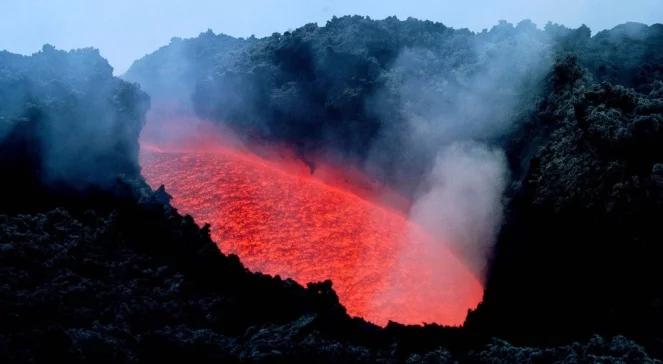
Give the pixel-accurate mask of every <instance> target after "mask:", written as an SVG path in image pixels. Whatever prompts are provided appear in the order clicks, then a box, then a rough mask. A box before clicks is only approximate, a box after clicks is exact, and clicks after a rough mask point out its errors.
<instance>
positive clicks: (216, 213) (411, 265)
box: [141, 143, 482, 325]
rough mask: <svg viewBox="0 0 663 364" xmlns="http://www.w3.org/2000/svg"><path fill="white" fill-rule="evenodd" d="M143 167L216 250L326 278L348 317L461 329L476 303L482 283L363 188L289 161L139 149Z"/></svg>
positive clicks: (238, 151)
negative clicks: (204, 228) (202, 227)
mask: <svg viewBox="0 0 663 364" xmlns="http://www.w3.org/2000/svg"><path fill="white" fill-rule="evenodd" d="M141 164H142V168H143V175H144V176H145V177H146V179H147V181H148V182H149V183H150V185H152V186H153V187H158V186H159V185H160V184H164V185H165V186H166V190H167V191H168V192H169V193H170V194H171V195H172V196H173V205H174V206H175V207H177V208H178V209H179V210H180V211H182V212H184V213H187V214H191V215H192V216H193V217H194V218H195V219H196V221H198V222H199V223H209V224H210V225H211V234H212V238H213V239H214V240H215V241H216V242H217V244H218V245H219V248H220V249H221V250H222V251H223V252H225V253H233V254H237V255H238V256H239V257H240V259H241V260H242V262H243V263H244V264H245V265H246V266H247V267H248V268H249V269H251V270H253V271H260V272H264V273H268V274H273V275H276V274H278V275H280V276H282V277H288V278H292V279H294V280H296V281H298V282H300V283H307V282H315V281H321V280H325V279H331V280H332V281H333V285H334V289H335V290H336V292H337V294H338V296H339V299H340V301H341V303H342V304H343V305H344V306H345V307H346V308H347V310H348V313H349V314H351V315H353V316H361V317H363V318H365V319H367V320H369V321H371V322H374V323H376V324H379V325H384V324H386V323H387V322H388V321H389V320H392V321H398V322H401V323H408V324H419V323H422V322H436V323H441V324H447V325H459V324H462V322H463V320H464V319H465V316H466V314H467V310H468V309H470V308H473V307H475V306H476V305H477V304H478V302H479V301H480V299H481V294H482V287H481V284H480V283H479V281H478V280H477V279H476V278H475V277H474V276H473V274H472V273H471V272H470V271H469V270H468V269H467V268H466V267H465V266H464V265H463V264H462V263H461V262H460V261H459V260H458V259H457V258H456V257H455V256H454V255H453V254H452V253H451V252H450V251H449V250H448V249H447V248H446V245H445V244H444V242H440V241H435V240H434V239H433V238H432V237H430V236H428V235H427V234H426V233H425V232H424V231H422V230H421V229H420V228H419V227H417V226H415V225H414V224H412V223H410V222H409V221H408V220H407V217H406V216H405V214H403V213H401V212H400V211H398V210H397V209H392V208H390V207H387V206H385V205H382V204H379V203H376V202H375V201H374V199H372V198H366V196H362V192H361V191H365V189H362V188H348V185H347V183H346V184H345V185H343V184H339V183H329V181H325V180H322V179H320V178H318V177H317V176H316V175H315V174H311V172H310V170H309V169H308V167H306V166H305V165H304V164H303V163H301V162H298V161H297V160H295V159H294V158H289V159H288V160H284V159H280V160H279V159H273V158H265V157H261V156H259V155H258V154H255V153H252V152H250V151H248V150H246V149H242V148H237V147H233V146H231V145H225V146H223V145H218V146H215V147H214V148H201V147H190V148H176V149H175V148H159V147H154V146H150V145H146V144H145V143H143V145H142V152H141ZM326 167H327V171H333V170H334V168H332V167H331V166H326ZM327 174H330V173H327Z"/></svg>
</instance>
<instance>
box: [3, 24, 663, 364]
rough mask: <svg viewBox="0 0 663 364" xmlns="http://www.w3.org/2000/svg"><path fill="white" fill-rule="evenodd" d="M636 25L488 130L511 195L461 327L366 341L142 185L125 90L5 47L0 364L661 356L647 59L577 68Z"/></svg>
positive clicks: (60, 58) (361, 325) (654, 150)
mask: <svg viewBox="0 0 663 364" xmlns="http://www.w3.org/2000/svg"><path fill="white" fill-rule="evenodd" d="M344 21H345V22H348V21H349V20H347V19H345V20H344ZM362 21H363V20H362ZM369 25H370V24H369ZM410 25H412V24H410ZM414 25H416V24H414ZM428 26H430V24H429V25H428ZM631 27H632V26H631ZM629 29H631V30H632V28H629V27H626V28H624V29H621V30H618V31H616V33H611V34H603V36H602V37H603V38H601V37H598V36H596V37H594V38H597V37H598V39H597V40H594V41H591V42H589V45H587V44H585V45H584V46H583V47H584V48H580V49H581V50H583V53H582V54H581V55H580V58H577V57H562V58H560V59H558V60H557V62H556V65H555V66H554V68H552V69H551V70H550V71H549V72H548V73H547V74H546V76H545V78H544V80H543V81H542V82H544V84H545V86H544V87H543V91H542V92H541V97H540V98H539V99H538V101H537V102H536V103H535V104H534V106H533V107H532V112H531V113H527V114H526V115H519V116H518V117H520V118H522V120H521V121H520V122H519V123H516V124H514V125H516V126H517V127H514V130H511V131H510V132H509V133H508V135H506V136H500V138H501V139H499V140H498V142H499V143H501V145H502V146H504V148H505V150H506V151H507V154H508V156H509V160H510V163H511V170H512V173H513V175H514V176H513V178H514V183H513V185H512V186H511V188H510V190H509V191H508V201H509V202H508V206H507V211H506V217H505V223H504V226H503V228H502V232H501V234H500V237H499V241H498V244H497V248H496V253H495V256H494V258H493V262H492V265H491V272H490V275H489V278H488V282H487V289H486V294H485V300H484V303H483V304H482V305H481V306H480V307H479V309H477V310H476V311H475V312H473V313H471V314H470V316H469V317H468V321H467V323H466V325H465V327H463V328H448V327H440V326H436V325H427V326H417V327H414V326H413V327H406V326H402V325H398V324H390V325H389V326H387V327H386V328H379V327H376V326H374V325H371V324H369V323H366V322H364V321H362V320H360V319H352V318H350V317H348V316H347V315H346V313H345V310H344V309H343V307H342V306H341V305H340V304H339V302H338V299H337V297H336V295H335V293H334V291H333V289H332V285H331V283H330V282H323V283H317V284H312V285H308V287H306V288H304V287H302V286H300V285H298V284H297V283H295V282H292V281H288V280H282V279H280V278H278V277H269V276H265V275H260V274H254V273H251V272H249V271H247V270H246V269H245V268H244V267H243V266H242V265H241V263H240V262H239V260H238V259H237V257H234V256H226V255H223V254H222V253H220V252H219V251H218V250H217V248H216V245H215V244H214V243H213V242H212V241H211V240H210V238H209V234H208V231H207V228H205V227H203V228H200V227H198V226H197V225H196V224H195V222H194V221H193V220H192V219H191V218H190V217H183V216H181V215H179V214H178V213H177V211H175V210H174V209H173V208H172V207H170V206H169V197H168V195H167V193H166V192H165V191H163V190H158V191H151V190H150V189H149V188H148V187H147V186H146V185H145V183H144V181H143V180H142V178H141V177H140V174H139V167H138V164H137V137H138V133H139V131H140V129H141V127H142V123H143V118H144V113H145V111H146V109H147V100H148V98H147V96H146V95H145V94H144V93H143V92H141V91H140V90H139V89H138V87H137V86H136V85H132V84H130V83H127V82H124V81H121V80H119V79H117V78H114V77H113V76H112V73H111V69H110V66H108V64H107V63H106V62H105V61H104V60H103V59H102V58H101V57H100V56H99V55H98V53H97V52H95V51H93V50H82V51H73V52H61V51H56V50H54V49H52V48H50V47H45V49H44V50H43V51H42V52H40V53H38V54H36V55H34V56H32V57H22V56H17V55H12V54H8V53H0V121H1V122H2V123H1V124H0V151H1V153H0V170H2V171H3V173H2V179H1V180H0V196H1V198H2V203H1V205H0V361H1V362H55V361H63V362H153V361H165V362H170V361H194V362H287V363H296V362H302V363H311V362H328V363H345V362H348V363H350V362H366V363H372V362H385V363H392V362H394V363H398V362H410V363H418V362H425V363H449V362H478V363H500V362H506V363H512V362H533V363H554V362H568V363H592V362H605V363H623V362H633V363H646V362H656V361H655V360H654V358H659V357H661V356H662V355H663V353H662V352H661V350H662V349H661V348H662V347H663V345H662V344H661V339H660V338H661V337H663V335H662V333H661V328H662V327H663V325H662V318H661V317H662V315H663V307H662V306H661V302H663V295H662V294H661V292H662V291H661V288H660V284H659V280H660V277H661V271H660V269H661V268H660V264H659V262H660V261H661V258H662V257H663V254H662V252H661V245H660V242H661V239H660V236H661V234H660V233H659V229H660V227H659V226H658V225H659V222H660V221H662V220H661V217H663V216H662V214H661V212H662V210H663V207H662V206H663V204H662V199H663V193H662V191H663V183H662V182H661V181H662V179H663V167H661V163H663V152H662V149H661V148H662V147H661V146H663V119H661V114H662V113H663V109H662V108H661V105H662V101H661V100H662V99H663V94H662V93H661V92H663V88H662V87H661V83H660V81H659V82H656V80H658V79H660V64H659V63H657V61H655V62H653V63H651V62H644V63H643V62H641V61H638V62H639V63H638V62H635V61H633V59H631V58H628V57H627V58H628V59H627V61H620V60H619V59H617V58H610V62H607V63H606V62H603V61H601V60H600V57H598V56H596V57H594V56H591V57H590V56H587V54H594V53H591V52H595V53H596V54H599V55H600V56H601V57H603V56H604V55H605V53H604V52H599V51H596V50H597V49H598V50H600V49H601V48H600V46H599V45H600V44H603V43H606V42H607V43H606V44H608V45H607V46H605V47H607V48H608V49H616V48H615V47H612V44H613V43H614V44H620V42H622V43H623V42H626V41H625V40H624V37H627V38H628V37H632V36H633V34H631V33H629ZM648 29H649V28H648ZM657 29H658V28H654V27H652V28H651V29H649V30H648V31H649V32H651V34H650V35H649V36H648V37H647V38H646V39H645V40H644V41H642V42H640V43H638V42H637V41H631V40H629V41H628V42H627V43H628V44H631V45H632V44H639V45H642V44H645V45H646V46H643V47H644V48H645V49H649V48H651V47H652V44H654V43H655V41H658V40H660V39H659V38H657V37H659V35H658V33H657V32H658V30H657ZM443 30H444V29H443ZM641 30H642V29H641ZM581 33H582V32H581ZM620 34H621V35H620ZM637 34H645V33H641V32H638V33H637ZM581 35H582V34H581ZM620 36H621V37H622V38H620ZM594 38H592V39H594ZM417 39H418V38H417ZM583 39H584V41H587V40H586V39H585V38H583V37H580V40H583ZM602 39H603V40H602ZM615 39H617V40H615ZM628 39H630V38H628ZM567 41H569V42H570V40H568V39H567ZM601 42H603V43H601ZM610 42H613V43H610ZM615 42H616V43H615ZM647 42H649V43H647ZM565 46H574V47H575V46H577V45H573V44H571V45H569V44H566V45H565ZM578 47H579V46H578ZM592 47H594V48H592ZM634 47H635V46H634ZM632 48H633V47H632ZM635 48H637V47H635ZM631 50H633V49H631ZM630 55H633V53H630ZM583 57H584V58H583ZM629 57H630V56H629ZM643 57H644V56H643ZM645 58H646V59H648V60H649V59H650V58H647V57H644V58H643V59H645ZM632 61H633V62H632ZM602 62H603V63H602ZM606 64H607V66H606ZM602 66H603V67H602ZM627 66H628V67H627ZM620 67H621V68H620ZM657 67H659V68H657ZM626 74H629V75H637V77H626V76H625V75H626ZM604 81H605V82H604ZM618 84H623V85H622V86H619V85H618ZM596 334H598V335H601V336H598V335H596ZM622 335H624V336H622ZM495 337H499V338H501V339H496V338H495ZM502 339H506V340H508V342H507V341H503V340H502ZM509 342H510V343H512V344H510V343H509ZM516 345H517V346H516Z"/></svg>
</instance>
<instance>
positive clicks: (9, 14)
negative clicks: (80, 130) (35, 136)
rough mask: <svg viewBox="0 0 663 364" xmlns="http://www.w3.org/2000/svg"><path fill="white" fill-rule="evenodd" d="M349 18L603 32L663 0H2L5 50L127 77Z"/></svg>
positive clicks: (659, 13)
mask: <svg viewBox="0 0 663 364" xmlns="http://www.w3.org/2000/svg"><path fill="white" fill-rule="evenodd" d="M347 14H360V15H369V16H371V17H372V18H375V19H382V18H384V17H386V16H390V15H396V16H398V17H399V18H401V19H404V18H407V17H408V16H413V17H416V18H420V19H430V20H435V21H440V22H442V23H444V24H446V25H448V26H452V27H455V28H462V27H465V28H469V29H471V30H475V31H480V30H482V29H483V28H489V27H491V26H492V25H494V24H496V23H497V21H498V20H499V19H505V20H508V21H511V22H518V21H520V20H522V19H525V18H529V19H532V20H533V21H534V22H535V23H537V24H539V26H543V25H544V24H545V23H546V22H547V21H553V22H556V23H561V24H564V25H567V26H570V27H577V26H579V25H581V24H583V23H584V24H587V25H588V26H589V27H590V28H591V29H592V30H593V31H597V30H602V29H605V28H611V27H613V26H615V25H617V24H620V23H623V22H625V21H638V22H642V23H647V24H651V23H658V22H663V0H546V1H544V0H500V1H487V0H462V1H450V0H437V1H434V0H409V1H396V0H319V1H316V0H239V1H227V0H199V1H196V0H189V1H185V0H115V1H109V0H0V50H2V49H6V50H9V51H11V52H15V53H23V54H31V53H33V52H35V51H37V50H39V49H40V48H41V46H42V45H43V44H44V43H51V44H53V45H55V46H56V47H58V48H63V49H70V48H80V47H86V46H94V47H96V48H99V49H100V50H101V54H102V55H103V56H104V57H106V58H107V59H108V60H109V61H110V63H111V64H112V65H113V66H114V67H115V70H116V73H123V72H124V71H126V70H127V68H128V67H129V65H130V64H131V62H133V61H134V60H136V59H138V58H140V57H141V56H143V55H144V54H146V53H149V52H152V51H154V50H155V49H157V48H158V47H160V46H162V45H165V44H167V43H168V42H169V40H170V38H171V37H173V36H180V37H191V36H195V35H197V34H198V33H200V32H202V31H205V30H207V29H208V28H209V29H212V30H213V31H214V32H216V33H220V32H221V33H226V34H229V35H233V36H242V37H246V36H250V35H251V34H255V35H256V36H265V35H269V34H271V33H273V32H283V31H286V30H288V29H294V28H296V27H299V26H301V25H303V24H306V23H311V22H317V23H319V24H321V25H323V24H324V23H325V22H326V21H327V20H328V19H329V18H331V17H332V16H333V15H337V16H340V15H347Z"/></svg>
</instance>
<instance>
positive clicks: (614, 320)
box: [126, 17, 663, 348]
mask: <svg viewBox="0 0 663 364" xmlns="http://www.w3.org/2000/svg"><path fill="white" fill-rule="evenodd" d="M519 37H525V38H526V39H528V40H532V39H534V40H535V41H536V42H535V43H537V42H541V43H543V44H544V45H545V47H544V48H545V49H546V50H547V51H549V52H544V53H542V54H537V56H536V57H534V58H537V57H538V55H544V56H549V57H548V58H545V61H544V62H543V65H542V69H543V70H545V71H544V72H542V73H531V75H532V80H530V81H533V82H532V83H528V84H525V85H524V86H522V85H519V87H515V88H513V87H506V86H513V85H512V84H510V83H508V82H507V80H504V79H500V80H499V81H500V82H497V83H490V84H489V85H490V86H491V87H488V90H489V92H487V93H485V94H480V95H481V96H485V97H482V98H479V99H477V100H474V102H471V103H469V104H463V105H465V106H467V107H466V108H465V109H464V110H468V111H472V110H474V109H475V108H479V109H481V108H482V107H483V106H484V104H486V103H488V101H489V100H491V98H492V97H495V95H500V96H501V95H502V94H503V93H506V94H515V95H517V97H518V98H519V102H518V103H517V106H518V107H517V108H516V111H515V112H507V113H506V116H504V115H503V113H501V112H502V111H503V110H502V109H494V110H493V109H491V110H492V111H496V112H495V113H491V114H489V115H482V114H480V116H487V117H490V118H492V116H495V117H496V118H499V117H500V116H503V117H504V118H505V119H507V120H509V122H508V123H506V125H508V127H507V128H505V129H503V130H501V132H500V133H496V134H491V133H487V134H479V135H477V136H476V137H477V138H478V139H481V140H488V142H489V143H491V144H494V145H498V146H500V147H502V148H504V150H505V152H506V154H507V157H508V160H509V170H510V172H511V178H512V183H511V185H510V186H509V188H508V189H507V191H506V193H505V196H504V197H505V199H504V202H505V205H506V207H505V211H504V221H503V224H502V226H501V229H500V233H499V235H498V238H497V243H496V247H495V250H494V251H493V256H492V258H491V259H490V262H489V267H488V274H487V279H486V292H485V297H484V298H485V299H484V303H483V304H482V305H480V307H479V309H478V310H477V312H476V313H474V314H472V315H470V317H469V325H466V329H469V330H478V331H480V332H489V333H491V332H495V333H499V335H504V336H506V337H508V338H509V339H510V340H517V341H521V342H522V343H536V344H541V345H545V344H551V343H556V342H557V343H558V342H560V341H568V340H573V339H575V338H578V337H587V335H589V333H591V332H602V333H606V334H610V335H612V334H619V333H629V335H633V336H637V337H641V338H647V340H648V342H649V343H650V344H651V345H652V347H655V348H660V347H661V340H660V337H661V333H660V328H661V327H662V326H661V325H660V324H659V323H660V315H661V312H663V308H662V306H661V304H660V302H661V299H660V297H661V288H660V284H658V283H657V279H658V277H660V271H659V270H658V268H657V267H658V266H659V265H660V264H659V262H660V261H661V259H663V253H662V252H661V249H660V241H661V239H660V231H659V230H660V229H659V228H658V226H657V221H660V216H661V194H660V188H661V187H660V183H659V182H660V181H659V180H660V178H659V175H660V169H661V166H660V163H661V155H660V145H661V139H660V138H661V135H660V118H661V109H660V102H661V101H660V100H661V96H660V91H659V90H660V81H661V79H663V26H662V25H660V24H654V25H651V26H646V25H643V24H635V23H627V24H622V25H619V26H617V27H615V28H613V29H610V30H605V31H601V32H598V33H596V34H594V35H592V34H591V31H590V30H589V29H588V28H587V27H584V26H583V27H580V28H578V29H567V28H565V27H563V26H558V25H554V24H549V25H547V26H546V27H545V28H544V29H543V30H538V29H536V28H535V27H534V28H532V25H531V23H528V22H521V23H519V24H518V25H516V26H513V25H510V24H508V23H501V24H499V25H498V26H495V27H494V28H492V29H491V30H489V31H487V32H482V33H479V34H473V33H471V32H467V31H463V30H454V29H451V28H448V27H445V26H443V25H442V24H439V23H432V22H420V21H417V20H414V19H408V20H406V21H398V20H397V19H395V18H388V19H385V20H378V21H376V20H371V19H368V18H363V17H343V18H334V19H332V20H331V21H329V22H328V23H327V24H326V25H325V26H323V27H319V26H317V25H315V24H310V25H307V26H304V27H302V28H298V29H296V30H294V31H292V32H286V33H283V34H274V35H272V36H271V37H266V38H262V39H254V38H251V39H246V40H241V39H240V40H236V41H237V42H231V41H230V39H229V37H228V36H224V35H215V34H213V33H212V32H207V33H204V34H201V35H200V36H199V37H197V38H193V39H186V40H183V39H174V40H173V42H171V44H170V45H168V46H165V47H163V48H161V49H159V50H158V51H156V52H155V53H153V54H151V55H148V56H146V57H144V58H143V59H141V60H139V61H137V62H136V63H135V64H134V66H133V67H132V68H131V70H130V71H129V72H128V74H127V75H126V77H127V78H128V79H131V80H134V81H136V82H140V83H141V84H142V85H143V86H144V87H145V88H146V89H147V90H148V92H150V90H151V89H155V90H159V89H162V90H171V91H172V90H178V91H182V92H181V93H180V92H175V93H167V95H163V94H162V96H160V97H164V98H165V99H168V98H173V97H176V98H181V99H182V100H186V103H187V107H188V108H189V109H188V110H187V112H194V113H195V114H196V116H197V117H199V118H204V119H209V120H213V121H216V122H218V123H220V124H226V125H230V126H231V127H233V128H234V130H236V131H238V132H239V133H240V134H242V135H245V136H246V137H247V138H255V137H256V136H257V137H259V138H262V139H266V140H270V141H276V142H283V141H285V142H288V143H289V144H291V145H298V147H299V148H300V150H302V151H303V153H302V154H303V155H306V153H307V152H309V151H311V150H314V151H318V150H319V149H322V150H323V151H325V150H332V151H334V152H337V154H341V155H342V156H344V157H347V160H348V161H350V162H355V163H356V162H357V161H359V162H358V163H357V164H358V165H360V166H361V165H364V162H366V161H367V160H370V158H369V157H370V156H371V155H370V154H371V153H370V152H371V150H372V148H371V147H373V146H374V142H375V141H376V139H377V138H378V136H384V135H387V136H388V137H387V140H388V142H389V143H388V144H389V145H390V148H385V149H383V150H381V151H383V152H384V153H383V154H382V156H383V157H384V158H383V159H379V160H378V161H377V166H376V165H372V167H375V169H373V170H372V172H376V171H375V170H377V172H376V175H377V176H379V177H381V178H383V179H384V180H385V181H387V183H388V184H389V185H390V186H392V187H394V188H398V189H399V190H400V191H403V192H404V193H406V194H408V192H412V190H411V189H410V188H411V187H412V186H411V185H410V184H409V183H410V182H412V181H418V179H419V178H420V177H421V176H422V175H423V173H422V171H425V170H426V169H427V168H428V167H430V163H431V160H432V159H433V158H434V155H431V154H426V153H425V151H426V150H425V148H424V151H423V152H422V153H419V152H420V150H417V149H416V148H415V149H414V150H410V149H405V148H404V147H403V144H402V141H403V140H402V139H400V138H399V137H398V136H399V135H400V134H399V133H398V131H402V130H405V129H406V128H407V126H408V125H409V124H410V123H414V124H416V123H422V124H423V125H424V126H426V124H425V122H426V121H427V118H426V117H430V116H431V115H427V114H426V113H425V112H422V110H426V108H427V107H430V105H429V104H427V101H430V99H429V98H427V97H421V98H419V99H416V98H408V97H406V96H407V95H405V97H404V95H403V94H399V93H398V91H399V90H401V89H402V87H399V86H403V85H402V84H399V82H401V81H402V80H403V78H402V77H401V76H403V73H402V72H400V71H399V66H401V64H400V63H399V61H400V60H401V57H399V55H401V54H403V53H404V52H405V53H406V54H407V55H408V57H410V58H408V60H409V61H411V62H412V64H414V65H415V67H414V70H412V69H410V71H412V72H413V73H415V75H419V76H418V77H415V78H414V80H415V81H417V82H415V83H414V87H415V88H419V89H422V90H424V91H423V92H421V94H422V95H423V96H426V95H434V97H432V98H433V99H434V101H435V102H440V103H442V104H443V105H446V106H449V105H450V106H449V107H451V108H453V107H454V101H456V100H458V99H457V98H455V94H456V93H459V92H460V93H463V92H466V91H467V89H464V88H463V87H462V85H466V84H468V80H471V79H472V78H471V77H470V76H471V75H472V74H473V72H475V71H476V70H477V67H478V68H479V69H480V68H481V65H482V62H484V61H485V60H486V59H491V58H493V57H484V58H481V57H477V55H476V53H473V52H472V49H471V48H472V47H471V45H477V44H480V45H485V44H486V43H487V44H488V45H490V47H489V51H490V52H489V53H488V55H489V56H496V55H500V54H501V53H500V52H499V49H507V50H512V48H509V44H512V43H518V42H517V40H518V39H519ZM526 44H527V45H530V44H532V43H526ZM220 49H223V51H219V50H220ZM413 49H415V50H417V51H412V50H413ZM215 54H216V55H217V56H214V55H215ZM517 54H518V55H520V56H522V57H516V58H515V59H513V62H512V63H509V67H513V68H514V69H522V68H523V64H526V63H527V62H528V60H531V58H528V57H527V55H530V56H531V53H529V52H526V53H525V54H521V53H517ZM221 55H223V56H221ZM568 55H571V56H572V57H571V58H567V57H566V56H568ZM175 56H176V57H175ZM497 58H499V57H497ZM175 59H185V60H186V62H184V63H182V65H183V66H184V67H183V68H181V69H178V70H179V71H178V72H174V73H173V77H172V78H164V77H158V76H159V75H161V74H163V73H162V72H164V71H167V70H169V68H168V67H167V66H169V65H172V64H173V60H175ZM507 68H508V67H507ZM539 70H540V69H539ZM184 71H186V72H184ZM160 72H161V73H160ZM506 74H507V75H514V74H517V73H510V72H507V73H506ZM527 74H528V75H529V74H530V73H527ZM439 75H442V76H439ZM534 75H538V76H541V75H543V76H541V77H534ZM525 78H526V79H527V78H528V77H525ZM181 80H186V81H187V82H186V83H185V84H186V85H188V87H183V88H176V87H173V86H174V85H179V84H181V82H180V81H181ZM157 81H158V82H157ZM171 82H172V84H171ZM458 84H460V85H461V87H458ZM168 85H170V86H171V87H166V86H168ZM503 85H504V86H505V87H502V86H503ZM405 86H408V85H405ZM492 86H494V87H492ZM520 86H522V87H520ZM378 91H379V92H380V95H378V96H380V97H376V92H378ZM376 99H378V100H381V101H384V103H386V104H387V106H384V105H382V104H380V103H376ZM497 100H503V99H502V98H501V97H497ZM507 100H508V99H507ZM403 105H405V107H403ZM378 106H379V107H378ZM376 109H379V110H381V111H383V112H380V113H377V114H376V113H375V110H376ZM435 110H439V109H435ZM442 111H444V110H442ZM497 111H499V112H497ZM490 118H489V119H490ZM311 120H313V121H311ZM463 120H464V121H468V122H469V123H466V124H464V125H465V126H467V127H468V128H470V126H472V125H473V124H472V123H471V122H472V121H474V120H473V119H472V118H468V119H463ZM442 122H444V120H442ZM438 126H439V127H444V126H445V125H444V124H443V123H441V124H440V125H438ZM424 129H425V130H431V129H426V128H424ZM394 130H396V131H397V132H394ZM420 136H421V135H420ZM390 137H391V138H390ZM414 144H415V147H416V146H418V145H417V143H414ZM420 144H424V143H420ZM410 145H412V144H410ZM404 150H407V151H408V152H407V153H405V152H404ZM367 172H371V171H367ZM484 330H487V331H484Z"/></svg>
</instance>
